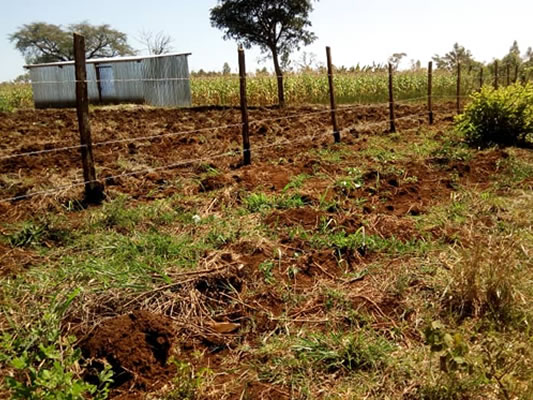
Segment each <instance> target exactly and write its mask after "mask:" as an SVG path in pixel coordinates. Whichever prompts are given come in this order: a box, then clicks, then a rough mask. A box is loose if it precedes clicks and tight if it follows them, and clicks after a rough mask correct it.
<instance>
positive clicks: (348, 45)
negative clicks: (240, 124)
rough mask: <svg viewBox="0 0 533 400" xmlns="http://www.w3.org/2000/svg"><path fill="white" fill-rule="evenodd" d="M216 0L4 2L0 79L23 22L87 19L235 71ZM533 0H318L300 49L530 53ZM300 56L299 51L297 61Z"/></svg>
mask: <svg viewBox="0 0 533 400" xmlns="http://www.w3.org/2000/svg"><path fill="white" fill-rule="evenodd" d="M216 4H217V1H216V0H152V1H146V0H144V1H140V0H90V1H85V2H84V1H72V0H15V1H12V0H0V5H1V7H0V60H1V62H0V82H2V81H7V80H12V79H14V78H16V77H17V76H18V75H20V74H22V73H23V72H24V70H23V68H22V67H23V65H24V64H25V63H24V59H23V57H22V56H21V55H20V53H19V52H18V51H17V50H15V48H14V45H13V43H11V42H10V41H9V39H8V36H9V34H11V33H13V32H15V31H16V30H17V29H18V28H19V27H21V26H22V25H24V24H29V23H32V22H46V23H51V24H57V25H68V24H72V23H77V22H81V21H88V22H89V23H91V24H94V25H100V24H109V25H111V27H112V28H114V29H117V30H119V31H122V32H125V33H126V34H127V35H128V38H129V42H130V44H131V45H132V46H133V47H134V48H136V49H141V48H142V44H141V43H140V42H138V41H137V40H136V38H138V37H139V36H140V33H141V32H142V31H146V32H154V33H157V32H160V31H162V32H164V33H165V34H167V35H169V36H171V37H172V38H173V39H174V42H173V50H175V51H176V52H191V53H192V56H191V57H190V58H189V62H190V69H191V70H199V69H204V70H218V71H220V70H222V66H223V65H224V63H225V62H228V63H229V65H230V67H231V68H232V70H233V71H236V68H237V44H236V43H235V42H234V41H225V40H223V38H222V36H223V34H222V32H221V31H220V30H218V29H216V28H212V27H211V24H210V22H209V10H210V9H211V8H212V7H213V6H215V5H216ZM532 16H533V1H532V0H507V1H505V2H502V1H495V0H446V1H435V0H403V1H397V0H373V1H369V0H366V1H358V0H321V1H319V2H315V3H314V11H313V13H312V14H311V18H310V19H311V22H312V24H313V26H312V30H313V31H314V32H315V34H316V35H317V36H318V39H317V40H316V41H315V42H314V43H313V44H312V45H310V46H308V47H306V48H303V49H302V51H305V52H307V53H312V54H314V55H315V57H316V61H317V62H321V63H323V62H325V46H331V50H332V58H333V63H334V64H335V65H337V66H341V65H344V66H347V67H349V66H353V65H356V64H357V63H360V64H361V65H366V64H372V62H376V63H384V62H386V60H387V58H388V57H389V56H390V55H391V54H393V53H399V52H403V53H407V57H406V58H405V61H404V62H403V65H402V66H403V67H408V66H409V64H410V60H411V59H413V60H420V61H421V62H422V64H424V65H425V64H426V63H427V62H428V61H430V60H431V57H432V56H433V55H435V54H440V55H442V54H445V53H446V52H448V51H450V50H451V49H452V46H453V44H454V43H456V42H458V43H459V44H461V45H463V46H464V47H466V48H467V49H469V50H470V51H471V52H472V54H473V55H474V57H475V58H476V59H477V60H479V61H485V62H488V61H491V60H492V59H493V58H495V57H503V56H504V55H505V54H507V52H508V50H509V48H510V47H511V45H512V43H513V41H514V40H517V41H518V44H519V45H520V49H521V50H522V52H525V50H526V49H527V47H529V46H533V29H532V25H533V23H532V18H533V17H532ZM300 57H301V53H299V54H298V53H297V54H295V55H294V57H293V59H294V61H295V62H297V61H298V60H299V59H300ZM261 58H262V57H261V53H260V52H259V51H258V50H257V49H252V50H250V51H247V65H248V70H250V71H253V70H255V69H256V68H258V67H259V68H262V67H263V66H266V67H267V68H268V69H269V70H271V69H272V67H271V65H270V64H271V62H270V61H266V62H265V61H263V62H261Z"/></svg>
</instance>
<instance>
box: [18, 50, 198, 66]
mask: <svg viewBox="0 0 533 400" xmlns="http://www.w3.org/2000/svg"><path fill="white" fill-rule="evenodd" d="M191 54H192V53H166V54H158V55H148V56H132V57H112V58H90V59H87V60H86V63H87V64H103V63H116V62H128V61H142V60H146V59H150V58H162V57H176V56H190V55H191ZM73 64H74V61H58V62H53V63H44V64H29V65H25V66H24V68H26V69H31V68H38V67H56V66H57V67H62V66H64V65H73Z"/></svg>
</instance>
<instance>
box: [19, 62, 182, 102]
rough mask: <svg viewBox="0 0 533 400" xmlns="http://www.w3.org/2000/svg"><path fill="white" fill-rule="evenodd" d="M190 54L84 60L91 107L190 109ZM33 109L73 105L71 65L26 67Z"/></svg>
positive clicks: (73, 80)
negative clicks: (130, 105)
mask: <svg viewBox="0 0 533 400" xmlns="http://www.w3.org/2000/svg"><path fill="white" fill-rule="evenodd" d="M190 54H191V53H174V54H162V55H158V56H145V57H121V58H102V59H90V60H87V80H88V82H89V84H88V89H89V101H90V103H92V104H114V103H141V104H149V105H154V106H161V107H165V106H175V107H189V106H191V85H190V80H189V78H190V75H189V64H188V56H189V55H190ZM25 68H27V69H29V71H30V76H31V82H32V88H33V100H34V103H35V107H36V108H51V107H73V106H75V104H76V85H75V75H74V62H73V61H66V62H57V63H49V64H34V65H26V66H25Z"/></svg>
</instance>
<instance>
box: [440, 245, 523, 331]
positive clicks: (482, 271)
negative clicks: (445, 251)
mask: <svg viewBox="0 0 533 400" xmlns="http://www.w3.org/2000/svg"><path fill="white" fill-rule="evenodd" d="M471 243H473V244H472V246H473V247H470V248H462V249H461V250H459V251H457V252H456V253H455V254H454V258H455V262H454V264H453V265H452V266H451V275H450V282H449V284H448V287H447V292H448V293H445V296H444V297H445V299H446V300H445V304H446V306H447V308H449V309H451V310H452V311H454V312H456V313H457V314H458V316H459V318H460V319H464V318H468V317H484V316H488V317H490V318H491V319H493V320H494V321H495V322H498V323H501V324H503V325H507V324H508V323H510V322H511V321H512V320H514V319H515V317H516V316H517V313H518V312H519V307H518V302H519V298H521V294H520V289H519V282H520V275H519V273H520V269H521V268H520V267H521V263H520V259H519V257H518V256H517V252H516V245H517V244H516V243H511V242H510V241H509V240H503V241H502V240H497V239H496V238H495V237H492V236H489V237H488V238H487V239H486V241H484V242H481V241H479V240H472V241H471Z"/></svg>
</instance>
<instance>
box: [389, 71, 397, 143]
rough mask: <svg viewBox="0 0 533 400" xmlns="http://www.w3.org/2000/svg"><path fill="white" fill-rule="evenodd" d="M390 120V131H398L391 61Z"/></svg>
mask: <svg viewBox="0 0 533 400" xmlns="http://www.w3.org/2000/svg"><path fill="white" fill-rule="evenodd" d="M389 122H390V130H389V131H390V133H394V132H396V122H395V121H394V93H393V81H392V64H391V63H389Z"/></svg>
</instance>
